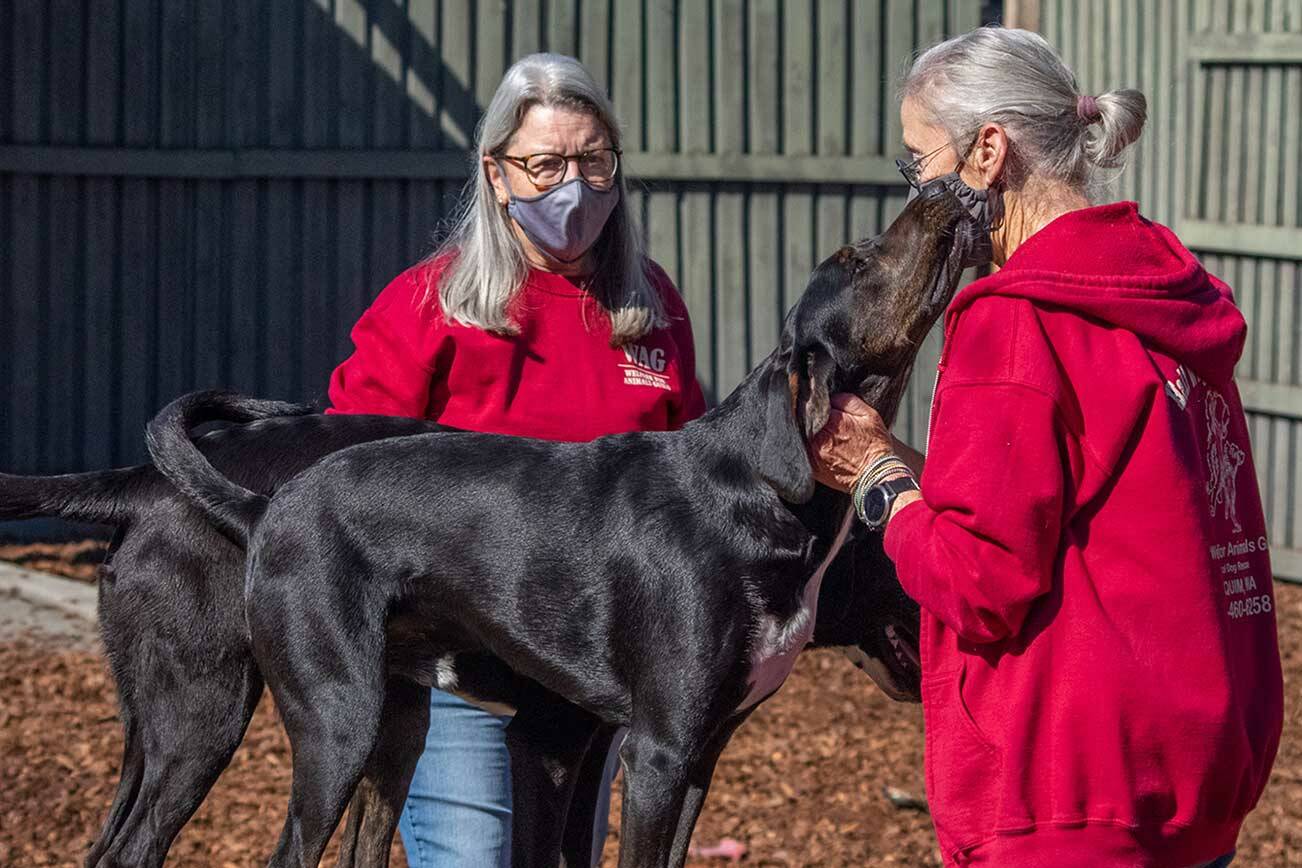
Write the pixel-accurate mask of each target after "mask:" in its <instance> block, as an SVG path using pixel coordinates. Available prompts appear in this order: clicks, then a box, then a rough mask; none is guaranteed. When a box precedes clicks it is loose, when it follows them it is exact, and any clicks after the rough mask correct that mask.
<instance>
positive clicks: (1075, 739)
mask: <svg viewBox="0 0 1302 868" xmlns="http://www.w3.org/2000/svg"><path fill="white" fill-rule="evenodd" d="M1145 110H1146V109H1145V101H1144V98H1143V96H1142V95H1141V94H1139V93H1138V92H1136V91H1114V92H1111V93H1107V94H1104V95H1102V96H1099V97H1097V98H1093V97H1089V96H1083V95H1081V94H1079V92H1078V91H1077V87H1076V81H1075V78H1074V77H1073V75H1072V74H1071V72H1070V71H1069V70H1068V69H1067V68H1066V67H1065V66H1063V64H1062V62H1061V60H1060V59H1059V58H1058V56H1057V55H1056V53H1055V52H1054V51H1053V49H1052V48H1051V47H1050V46H1049V45H1048V44H1047V43H1046V42H1045V41H1044V40H1043V39H1042V38H1041V37H1039V36H1037V35H1035V34H1032V33H1028V32H1025V31H1018V30H1002V29H994V28H991V29H982V30H979V31H976V32H973V33H969V34H966V35H964V36H960V37H957V38H955V39H952V40H950V41H948V42H945V43H942V44H940V45H937V46H936V47H934V48H932V49H931V50H929V51H927V52H926V53H925V54H923V55H922V56H921V57H919V58H918V60H917V61H916V63H915V64H914V66H913V68H912V70H911V72H910V74H909V76H908V78H907V80H906V83H905V87H904V100H903V103H902V105H901V110H900V114H901V118H902V120H903V129H904V137H905V142H904V143H905V146H906V147H907V148H908V149H909V150H910V151H912V152H913V154H914V156H915V159H914V161H913V162H912V163H909V164H901V168H902V170H903V171H904V173H905V177H906V178H907V179H908V180H909V181H910V183H911V184H914V185H916V184H917V183H918V182H919V181H922V180H930V179H932V178H936V177H944V178H945V183H946V184H947V185H948V186H949V187H950V188H951V189H952V190H954V192H955V193H957V194H958V195H959V196H960V198H962V199H963V201H964V202H965V203H966V204H968V205H969V207H970V208H971V210H972V212H973V214H974V215H976V216H977V217H978V219H980V220H984V221H986V222H987V225H988V226H989V228H990V229H991V232H990V240H991V248H990V250H989V256H988V257H987V258H988V259H991V260H992V261H993V262H994V264H995V265H997V266H999V269H998V271H997V272H995V273H994V274H993V275H991V276H989V277H986V278H984V279H981V280H978V281H976V282H975V283H973V284H971V285H970V286H968V287H966V288H965V289H964V290H962V291H960V293H959V294H958V296H957V297H956V298H955V300H954V302H953V304H952V305H951V306H950V308H949V310H948V312H947V313H946V316H945V325H944V328H945V345H944V350H943V353H942V356H941V360H940V364H939V372H938V380H937V387H936V392H935V398H934V401H933V408H932V424H931V430H930V433H929V442H928V447H929V448H928V452H927V456H926V469H925V472H923V473H922V475H921V492H920V493H919V491H918V490H917V485H916V484H915V483H914V482H913V473H914V472H916V471H917V470H918V468H919V467H920V466H921V464H922V462H921V456H919V455H917V453H912V451H911V450H908V449H907V447H904V446H903V445H902V444H899V443H897V442H896V441H894V440H893V439H892V438H891V437H890V435H889V433H888V432H887V431H886V429H885V427H884V425H883V424H882V421H881V418H880V417H879V416H878V415H877V414H876V413H875V412H874V411H873V410H872V409H871V408H869V407H867V406H866V405H865V404H863V403H862V402H860V401H858V400H857V399H854V398H851V397H849V396H839V397H838V399H837V401H836V403H837V406H838V410H837V412H835V413H833V416H832V419H831V421H830V422H829V424H828V426H827V428H826V429H825V430H824V431H823V432H821V433H820V435H819V436H818V437H816V438H815V440H814V442H813V443H812V444H811V450H812V453H813V455H814V459H815V463H816V466H817V467H818V468H819V469H818V475H819V478H820V479H821V480H822V481H824V482H826V483H828V484H832V485H836V486H838V487H840V488H842V489H845V490H849V491H852V492H853V494H854V495H855V502H856V506H858V507H859V509H860V516H861V517H862V518H864V520H865V521H866V522H867V523H868V524H869V525H870V526H877V527H884V530H885V534H886V537H885V545H886V550H887V552H888V553H889V554H890V556H891V557H892V558H893V559H894V561H895V564H896V567H897V570H898V573H899V579H900V582H901V583H902V584H903V586H904V587H905V589H906V590H907V591H908V592H909V593H910V595H912V596H913V597H914V598H916V599H917V600H918V602H919V603H920V604H921V606H922V610H923V614H922V654H923V689H922V693H923V713H924V716H925V720H926V734H927V744H926V765H927V789H928V794H929V797H930V802H931V808H932V816H933V820H934V822H935V827H936V834H937V838H938V839H939V842H940V846H941V850H942V855H943V857H944V860H945V864H946V865H993V866H1001V868H1003V866H1015V868H1027V866H1053V868H1076V866H1079V868H1110V866H1127V868H1130V866H1161V868H1186V866H1193V865H1215V866H1223V865H1226V864H1228V863H1229V861H1230V859H1231V858H1232V854H1233V850H1234V845H1235V840H1236V837H1237V835H1238V831H1239V826H1240V824H1241V823H1242V821H1243V818H1244V816H1245V815H1246V814H1247V813H1248V811H1250V810H1251V809H1252V808H1253V806H1254V805H1255V804H1256V802H1257V799H1258V797H1259V796H1260V794H1261V792H1262V789H1263V788H1264V786H1265V784H1266V780H1267V777H1268V776H1269V773H1270V768H1271V764H1272V762H1273V761H1274V756H1275V752H1276V749H1277V747H1278V743H1279V737H1280V728H1281V724H1282V706H1283V702H1282V691H1283V686H1282V681H1281V672H1280V660H1279V649H1278V645H1277V640H1276V632H1275V614H1274V609H1275V606H1274V599H1273V597H1272V592H1271V571H1270V561H1269V556H1268V553H1267V539H1266V535H1265V522H1264V519H1263V516H1262V507H1261V498H1260V495H1259V494H1258V491H1257V483H1256V474H1255V472H1254V470H1253V466H1252V456H1251V451H1250V449H1249V443H1248V433H1247V426H1246V423H1245V418H1244V413H1243V408H1242V405H1241V404H1240V401H1239V395H1238V390H1237V388H1236V387H1235V383H1234V378H1233V374H1234V365H1235V362H1236V361H1237V360H1238V358H1239V355H1240V353H1241V351H1242V349H1243V343H1244V337H1245V333H1246V328H1245V324H1244V320H1243V316H1242V315H1241V314H1240V312H1239V310H1238V309H1237V308H1236V307H1235V305H1234V301H1233V298H1232V296H1231V293H1230V290H1229V289H1228V288H1227V287H1226V286H1225V285H1224V284H1223V283H1221V282H1220V281H1218V280H1217V279H1216V278H1214V277H1212V276H1211V275H1209V274H1208V273H1207V272H1206V271H1204V270H1203V268H1202V266H1201V265H1199V263H1198V261H1197V259H1195V258H1194V256H1193V255H1192V254H1190V253H1189V251H1188V250H1186V249H1185V247H1184V246H1183V245H1182V244H1181V243H1180V241H1179V240H1178V239H1177V238H1176V237H1175V236H1174V235H1173V234H1172V233H1171V231H1170V230H1168V229H1166V228H1165V227H1163V226H1160V225H1158V224H1155V223H1152V222H1150V221H1148V220H1146V219H1144V218H1143V217H1142V216H1140V214H1139V213H1138V210H1137V208H1136V206H1135V204H1134V203H1132V202H1120V203H1115V204H1110V205H1100V206H1091V203H1090V199H1089V192H1090V186H1091V184H1090V182H1091V180H1092V176H1093V173H1094V170H1095V168H1096V167H1113V166H1116V165H1117V164H1118V162H1119V157H1120V154H1121V152H1122V151H1123V149H1124V148H1125V147H1126V146H1127V145H1128V144H1129V143H1130V142H1132V141H1133V140H1134V139H1135V138H1137V137H1138V135H1139V133H1140V130H1141V129H1142V127H1143V123H1144V119H1145Z"/></svg>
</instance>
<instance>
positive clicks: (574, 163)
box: [561, 160, 582, 183]
mask: <svg viewBox="0 0 1302 868" xmlns="http://www.w3.org/2000/svg"><path fill="white" fill-rule="evenodd" d="M579 177H582V175H581V174H580V173H579V161H578V160H566V161H565V175H564V176H563V177H562V178H561V183H565V182H566V181H573V180H574V179H575V178H579Z"/></svg>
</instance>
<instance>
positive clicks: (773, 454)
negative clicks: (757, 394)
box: [759, 354, 814, 503]
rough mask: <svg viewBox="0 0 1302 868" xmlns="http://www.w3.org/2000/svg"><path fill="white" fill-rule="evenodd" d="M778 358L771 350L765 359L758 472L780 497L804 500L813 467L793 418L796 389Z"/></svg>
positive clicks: (811, 487) (810, 494)
mask: <svg viewBox="0 0 1302 868" xmlns="http://www.w3.org/2000/svg"><path fill="white" fill-rule="evenodd" d="M782 358H783V356H782V355H777V354H775V355H774V356H773V357H772V358H771V359H770V360H769V370H768V372H767V373H766V374H765V376H764V380H763V384H764V385H763V395H764V437H763V439H762V440H761V441H760V449H759V474H760V476H761V477H762V478H763V479H764V480H765V481H766V482H768V484H769V485H772V486H773V488H774V490H776V491H777V493H778V496H779V497H781V498H782V499H783V500H785V501H787V502H788V503H805V502H806V501H808V500H809V499H810V498H811V497H813V496H814V469H813V467H811V466H810V464H809V455H808V454H807V453H806V452H805V438H804V437H803V436H802V435H801V432H800V425H799V424H798V423H797V421H796V394H797V389H796V388H795V386H794V385H793V383H792V380H791V378H790V377H789V376H788V374H787V370H786V365H785V364H783V363H782Z"/></svg>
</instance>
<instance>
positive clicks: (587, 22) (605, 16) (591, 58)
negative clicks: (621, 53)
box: [577, 0, 687, 120]
mask: <svg viewBox="0 0 1302 868" xmlns="http://www.w3.org/2000/svg"><path fill="white" fill-rule="evenodd" d="M582 3H583V10H582V11H583V14H582V15H580V16H579V44H578V48H577V50H578V52H579V55H578V56H579V59H581V60H582V61H583V65H584V66H586V67H587V68H588V72H590V73H592V77H593V78H594V79H596V81H597V84H599V85H601V86H602V87H604V88H605V89H606V92H607V93H609V92H610V36H609V33H610V5H609V0H582ZM683 11H684V12H686V11H687V10H683ZM615 111H617V112H619V113H620V118H621V120H622V119H623V112H624V110H623V109H622V108H620V107H619V106H615Z"/></svg>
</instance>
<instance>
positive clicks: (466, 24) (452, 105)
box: [438, 0, 486, 148]
mask: <svg viewBox="0 0 1302 868" xmlns="http://www.w3.org/2000/svg"><path fill="white" fill-rule="evenodd" d="M442 3H443V18H442V20H441V21H440V22H439V34H440V36H441V40H442V41H441V42H440V45H441V46H442V49H443V56H442V60H443V66H442V77H441V79H440V81H439V91H438V93H439V100H438V102H439V128H440V130H441V131H442V133H443V144H444V146H445V147H452V148H466V147H469V146H470V145H471V143H472V142H473V141H474V118H475V117H478V114H479V113H478V112H477V111H476V110H475V94H474V91H473V90H472V89H471V88H472V85H473V83H474V76H473V72H472V70H471V50H472V48H473V47H474V46H473V42H472V35H473V32H472V28H471V25H472V23H473V16H472V15H471V12H472V7H473V5H474V4H473V3H472V2H471V0H442ZM485 105H486V103H485Z"/></svg>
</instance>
